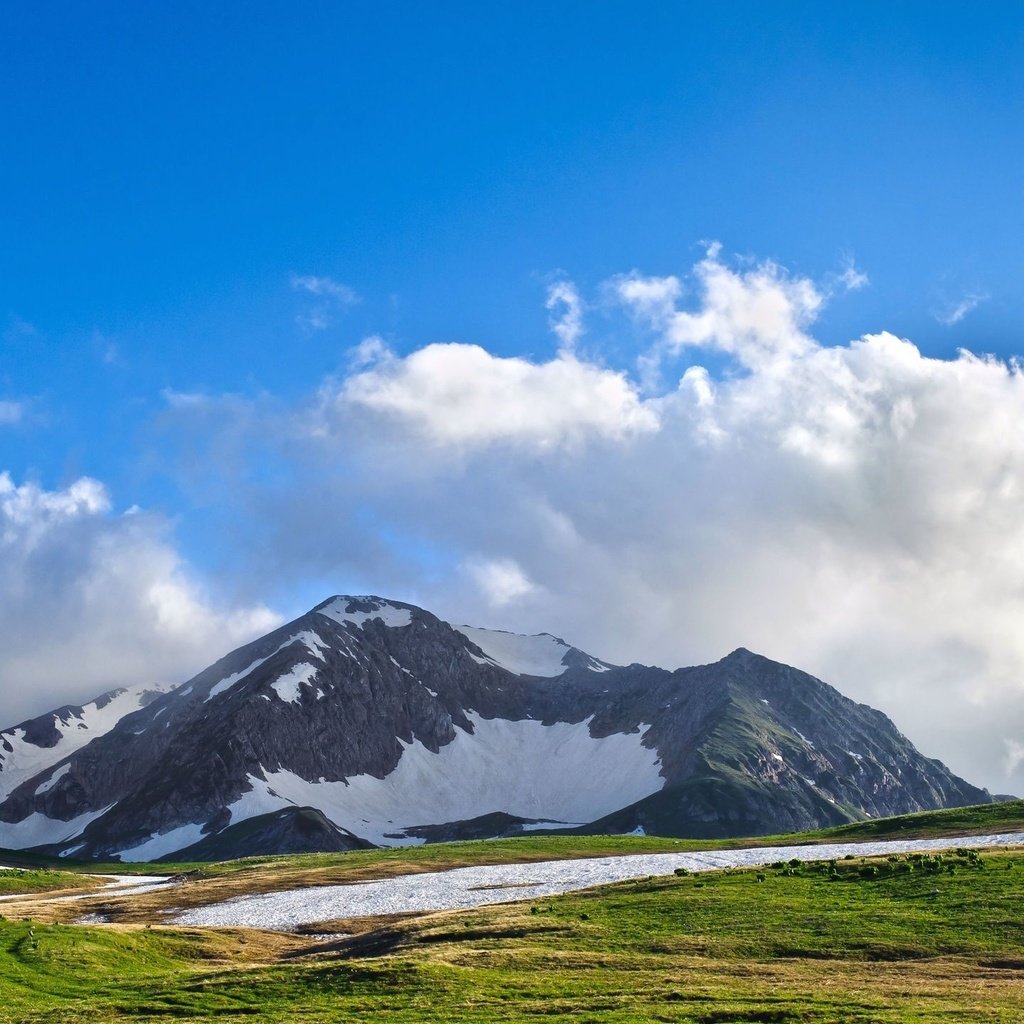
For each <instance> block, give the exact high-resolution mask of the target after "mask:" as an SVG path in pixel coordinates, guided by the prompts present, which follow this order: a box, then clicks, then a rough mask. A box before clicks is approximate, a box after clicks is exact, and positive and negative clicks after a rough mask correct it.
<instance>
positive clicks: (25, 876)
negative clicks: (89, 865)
mask: <svg viewBox="0 0 1024 1024" xmlns="http://www.w3.org/2000/svg"><path fill="white" fill-rule="evenodd" d="M92 881H93V880H92V879H91V878H88V877H87V876H85V875H81V874H78V873H77V872H73V871H51V870H48V869H46V868H29V869H25V870H21V869H16V870H12V871H4V870H2V869H0V896H8V895H13V894H15V893H25V892H52V891H53V890H55V889H81V888H84V887H86V886H88V885H90V884H91V883H92Z"/></svg>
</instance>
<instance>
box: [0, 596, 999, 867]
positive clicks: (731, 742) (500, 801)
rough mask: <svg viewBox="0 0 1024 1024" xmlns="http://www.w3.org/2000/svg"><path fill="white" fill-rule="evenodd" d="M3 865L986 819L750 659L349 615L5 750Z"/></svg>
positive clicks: (70, 711)
mask: <svg viewBox="0 0 1024 1024" xmlns="http://www.w3.org/2000/svg"><path fill="white" fill-rule="evenodd" d="M0 750H2V751H3V753H4V759H3V760H2V761H0V846H7V847H12V848H29V847H31V848H39V849H41V850H44V851H46V852H51V853H59V854H60V855H62V856H75V857H79V858H114V857H120V858H121V859H122V860H152V859H157V858H161V857H164V858H171V857H174V856H182V857H185V856H187V857H189V858H193V859H200V858H203V857H211V858H213V857H217V858H219V857H227V856H237V855H242V854H246V853H255V852H261V853H266V852H286V851H296V850H304V849H350V848H355V847H359V846H366V845H370V844H373V845H393V844H403V843H405V844H408V843H421V842H427V841H438V840H446V839H456V838H464V837H479V836H491V835H510V834H519V833H522V832H527V831H533V830H540V829H544V830H559V831H586V832H593V831H616V832H628V831H635V830H644V831H647V832H651V833H658V834H661V835H679V836H728V835H740V834H758V833H762V834H763V833H771V832H782V831H787V830H793V829H802V828H813V827H819V826H825V825H832V824H839V823H842V822H845V821H852V820H858V819H861V818H864V817H869V816H878V815H890V814H901V813H905V812H909V811H915V810H923V809H929V808H936V807H944V806H955V805H964V804H972V803H982V802H987V801H988V800H989V799H990V797H989V794H988V793H987V792H986V791H984V790H981V789H977V788H975V787H974V786H971V785H969V784H968V783H966V782H964V781H963V780H962V779H960V778H957V777H956V776H955V775H953V774H952V773H951V772H950V771H949V770H948V769H947V768H946V767H945V766H944V765H943V764H942V763H941V762H939V761H934V760H930V759H928V758H926V757H924V756H922V755H921V754H920V753H919V752H918V751H917V750H916V749H915V748H914V746H913V745H912V744H911V743H910V741H909V740H907V739H906V738H905V737H904V736H903V735H902V734H901V733H900V732H899V731H898V730H897V729H896V727H895V726H894V725H893V724H892V722H891V721H889V719H888V718H886V716H885V715H883V714H882V713H881V712H878V711H875V710H873V709H871V708H869V707H867V706H866V705H863V704H857V703H855V702H853V701H851V700H849V699H847V698H846V697H844V696H842V694H840V693H839V692H838V691H836V690H835V689H833V688H832V687H831V686H828V685H827V684H825V683H823V682H821V681H820V680H818V679H815V678H814V677H812V676H809V675H807V674H806V673H804V672H800V671H798V670H797V669H794V668H789V667H788V666H785V665H780V664H778V663H776V662H773V661H770V660H769V659H767V658H763V657H760V656H758V655H756V654H752V653H751V652H749V651H746V650H742V649H740V650H737V651H734V652H733V653H732V654H730V655H729V656H728V657H726V658H723V659H722V660H721V661H719V662H716V663H715V664H713V665H702V666H698V667H694V668H681V669H677V670H676V671H674V672H670V671H667V670H665V669H661V668H654V667H648V666H644V665H637V664H634V665H628V666H617V665H611V664H608V663H607V662H603V661H600V660H599V659H597V658H593V657H591V656H590V655H588V654H586V653H585V652H583V651H581V650H579V649H577V648H575V647H572V646H570V645H569V644H567V643H565V642H564V641H563V640H560V639H558V638H557V637H554V636H550V635H548V634H539V635H537V636H521V635H518V634H514V633H505V632H501V631H496V630H485V629H478V628H474V627H468V626H453V625H451V624H449V623H447V622H443V621H442V620H440V619H438V618H437V617H436V616H434V615H432V614H431V613H430V612H428V611H425V610H424V609H422V608H417V607H415V606H413V605H409V604H404V603H401V602H396V601H386V600H384V599H382V598H378V597H333V598H330V599H329V600H327V601H325V602H323V603H322V604H320V605H318V606H317V607H316V608H314V609H312V610H311V611H310V612H308V613H306V614H305V615H303V616H301V617H300V618H298V619H296V620H295V621H294V622H291V623H289V624H288V625H286V626H282V627H281V628H280V629H277V630H275V631H274V632H272V633H269V634H268V635H266V636H264V637H262V638H261V639H259V640H256V641H254V642H253V643H251V644H247V645H246V646H244V647H241V648H239V649H238V650H235V651H233V652H231V653H230V654H228V655H227V656H226V657H224V658H222V659H220V660H219V661H217V662H216V663H215V664H213V665H211V666H210V667H209V668H207V669H205V670H204V671H202V672H200V673H199V674H198V675H197V676H195V677H194V678H193V679H191V680H189V681H188V682H186V683H184V684H182V685H181V686H178V687H176V688H174V689H172V690H169V691H167V692H162V693H161V692H156V691H154V690H152V689H149V690H139V691H115V693H114V694H112V695H107V697H104V698H100V699H99V700H98V701H95V702H93V704H91V705H86V706H85V707H83V708H63V709H61V710H60V711H58V712H54V713H52V714H51V715H44V716H41V717H40V718H38V719H34V720H33V721H32V722H27V723H23V724H22V725H20V726H17V727H15V728H14V729H11V730H8V731H7V732H5V733H3V734H0Z"/></svg>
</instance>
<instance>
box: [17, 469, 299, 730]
mask: <svg viewBox="0 0 1024 1024" xmlns="http://www.w3.org/2000/svg"><path fill="white" fill-rule="evenodd" d="M278 621H279V620H278V618H277V616H276V615H274V614H273V613H271V612H270V611H268V610H267V609H266V608H265V607H262V606H254V607H246V608H236V609H231V608H224V607H221V606H219V605H217V604H215V603H214V602H212V601H211V599H210V598H209V597H208V596H207V595H206V594H205V593H204V590H203V588H202V587H201V586H200V584H199V583H198V582H197V581H196V580H195V578H194V577H193V575H192V574H191V573H190V572H189V570H188V568H187V566H186V565H185V564H184V563H183V562H182V560H181V558H180V557H179V556H178V554H177V553H176V552H175V550H174V548H173V546H172V545H171V544H170V542H169V540H168V539H167V537H166V534H165V529H164V526H163V524H161V523H160V522H159V521H158V520H156V519H154V518H153V517H151V516H148V515H146V514H145V513H142V512H139V511H138V510H134V511H133V512H132V513H131V514H125V515H120V516H118V515H115V514H112V512H111V501H110V497H109V495H108V493H107V491H106V489H105V488H104V487H103V485H102V484H100V483H99V482H98V481H96V480H92V479H89V478H87V477H83V478H82V479H80V480H77V481H75V482H74V483H72V484H71V485H70V486H68V487H66V488H64V489H63V490H55V491H48V490H44V489H43V488H41V487H39V486H38V485H36V484H33V483H22V484H16V483H15V482H14V481H13V480H12V479H11V477H10V475H9V474H7V473H0V680H2V698H3V699H2V704H3V713H4V722H3V723H2V724H3V726H7V725H11V724H13V723H14V722H16V721H18V720H20V719H22V718H25V717H27V716H30V715H34V714H38V713H40V712H42V711H45V710H48V709H49V708H50V707H53V706H56V705H59V704H64V703H68V702H72V703H73V702H74V701H76V700H87V699H90V698H92V697H95V696H97V695H98V694H99V693H101V692H103V691H105V690H108V689H111V688H113V687H116V686H123V685H126V684H129V683H147V682H152V683H155V682H174V681H180V680H182V679H183V678H185V677H186V676H188V675H190V674H191V673H193V672H195V671H197V670H198V669H200V668H203V667H204V666H205V665H206V664H208V663H209V662H210V661H212V660H214V659H215V658H218V657H220V656H221V655H223V654H224V653H226V652H227V651H228V650H230V649H231V648H232V647H235V646H237V645H238V644H239V643H243V642H245V641H247V640H250V639H252V638H253V637H254V636H258V635H260V634H261V633H263V632H265V631H266V630H267V629H270V628H272V627H273V626H275V625H277V624H278Z"/></svg>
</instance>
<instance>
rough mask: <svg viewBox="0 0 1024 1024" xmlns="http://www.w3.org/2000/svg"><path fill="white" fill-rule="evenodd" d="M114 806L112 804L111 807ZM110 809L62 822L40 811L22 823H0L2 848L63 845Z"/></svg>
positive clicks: (14, 848) (16, 848)
mask: <svg viewBox="0 0 1024 1024" xmlns="http://www.w3.org/2000/svg"><path fill="white" fill-rule="evenodd" d="M113 806H114V805H113V804H111V805H110V807H113ZM110 807H104V808H102V809H101V810H98V811H87V812H86V813H85V814H80V815H78V817H77V818H69V819H68V820H67V821H61V820H60V819H59V818H48V817H47V816H46V815H45V814H41V813H40V812H39V811H33V812H32V813H31V814H30V815H29V816H28V817H27V818H23V819H22V820H21V821H16V822H8V821H0V846H6V847H7V848H8V849H9V850H26V849H28V848H29V847H30V846H44V845H47V844H49V843H63V842H66V841H67V840H69V839H74V838H75V837H76V836H78V835H80V834H81V832H82V831H83V830H84V829H85V828H86V826H87V825H88V824H89V823H90V822H92V821H95V820H96V819H97V818H99V817H100V816H101V815H104V814H106V813H107V811H109V810H110Z"/></svg>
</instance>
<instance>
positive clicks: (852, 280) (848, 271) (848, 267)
mask: <svg viewBox="0 0 1024 1024" xmlns="http://www.w3.org/2000/svg"><path fill="white" fill-rule="evenodd" d="M836 281H837V283H838V284H840V285H842V287H843V288H845V289H846V290H847V291H848V292H856V291H860V289H861V288H866V287H867V286H868V285H869V284H871V278H869V277H868V275H867V274H865V273H864V271H863V270H860V269H858V267H857V265H856V264H855V263H854V261H853V258H852V257H848V258H847V259H846V260H845V261H844V264H843V269H842V270H841V271H840V272H839V274H837V275H836Z"/></svg>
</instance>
